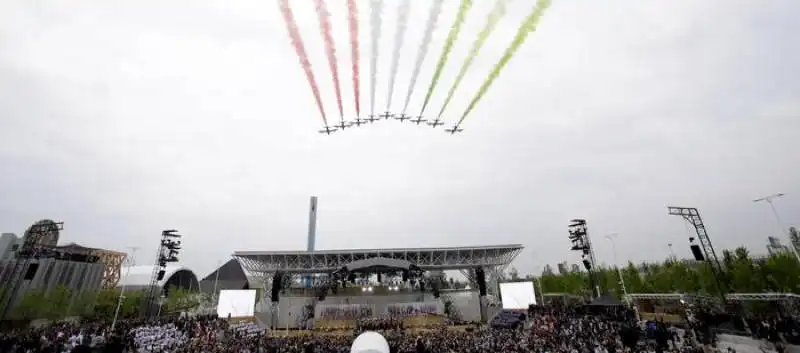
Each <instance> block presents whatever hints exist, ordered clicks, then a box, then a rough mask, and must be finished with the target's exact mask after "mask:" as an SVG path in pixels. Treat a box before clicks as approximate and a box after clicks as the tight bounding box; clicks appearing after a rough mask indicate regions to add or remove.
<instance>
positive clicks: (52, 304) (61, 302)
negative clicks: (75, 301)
mask: <svg viewBox="0 0 800 353" xmlns="http://www.w3.org/2000/svg"><path fill="white" fill-rule="evenodd" d="M71 301H72V289H70V288H68V287H65V286H63V285H60V284H59V285H57V286H56V287H55V288H53V290H51V291H50V292H49V293H47V295H46V301H45V303H44V304H45V305H44V306H43V307H42V308H41V311H40V313H39V314H41V315H43V316H44V317H45V318H47V319H49V320H52V321H56V320H61V319H63V318H64V317H66V316H67V314H68V313H69V312H68V310H69V309H70V303H71Z"/></svg>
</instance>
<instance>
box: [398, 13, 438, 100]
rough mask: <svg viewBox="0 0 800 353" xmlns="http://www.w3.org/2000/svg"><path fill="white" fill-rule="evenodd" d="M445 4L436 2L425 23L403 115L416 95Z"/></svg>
mask: <svg viewBox="0 0 800 353" xmlns="http://www.w3.org/2000/svg"><path fill="white" fill-rule="evenodd" d="M443 4H444V0H434V2H433V3H432V4H431V10H430V12H429V13H428V21H427V22H426V23H425V34H424V35H423V36H422V45H420V47H419V52H417V59H416V60H415V61H414V70H413V71H412V72H411V82H410V83H409V84H408V91H407V92H406V102H405V103H404V104H403V114H405V113H406V110H408V102H410V101H411V94H412V93H414V86H416V85H417V78H419V72H420V71H421V69H422V63H423V62H424V61H425V56H426V55H428V48H430V46H431V40H432V39H433V31H434V30H435V29H436V22H438V21H439V14H441V13H442V5H443Z"/></svg>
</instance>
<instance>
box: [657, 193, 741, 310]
mask: <svg viewBox="0 0 800 353" xmlns="http://www.w3.org/2000/svg"><path fill="white" fill-rule="evenodd" d="M667 210H668V211H669V214H670V215H671V216H681V217H683V219H685V220H686V221H687V222H689V224H691V225H692V227H694V231H695V233H696V234H697V240H699V241H700V247H701V248H702V249H703V255H704V256H705V261H706V262H708V264H709V266H711V273H712V274H713V275H714V280H715V281H716V282H717V289H719V295H720V296H721V297H722V302H723V303H724V302H725V294H727V293H728V289H727V286H726V284H725V283H724V280H723V278H724V274H725V271H724V270H723V269H722V265H721V264H720V262H719V258H718V257H717V252H716V251H714V246H713V245H711V239H709V238H708V233H707V232H706V226H705V225H704V224H703V218H701V217H700V212H699V211H697V209H696V208H694V207H674V206H667ZM692 240H693V239H692V238H690V239H689V242H692Z"/></svg>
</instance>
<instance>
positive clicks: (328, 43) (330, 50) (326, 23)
mask: <svg viewBox="0 0 800 353" xmlns="http://www.w3.org/2000/svg"><path fill="white" fill-rule="evenodd" d="M314 4H315V6H316V8H317V17H319V26H320V31H321V32H322V38H323V39H324V40H325V51H326V52H327V54H328V66H329V67H330V69H331V75H333V89H334V92H335V93H336V104H337V105H338V107H339V118H341V119H342V120H344V110H343V109H342V88H341V85H340V84H339V68H338V67H337V64H336V44H335V43H334V42H333V35H332V34H331V14H330V12H328V9H327V7H326V6H325V0H315V1H314Z"/></svg>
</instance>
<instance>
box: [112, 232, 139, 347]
mask: <svg viewBox="0 0 800 353" xmlns="http://www.w3.org/2000/svg"><path fill="white" fill-rule="evenodd" d="M130 249H131V256H130V257H126V258H125V260H127V262H128V264H127V265H128V266H126V268H125V276H124V277H123V278H122V288H121V289H120V290H119V299H118V300H117V308H116V309H115V310H114V319H113V320H112V321H111V331H112V332H113V331H114V326H116V325H117V318H119V309H120V308H122V302H124V301H125V287H126V285H127V283H128V275H129V274H130V273H131V267H133V265H134V264H136V258H135V256H136V250H139V248H137V247H130Z"/></svg>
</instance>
